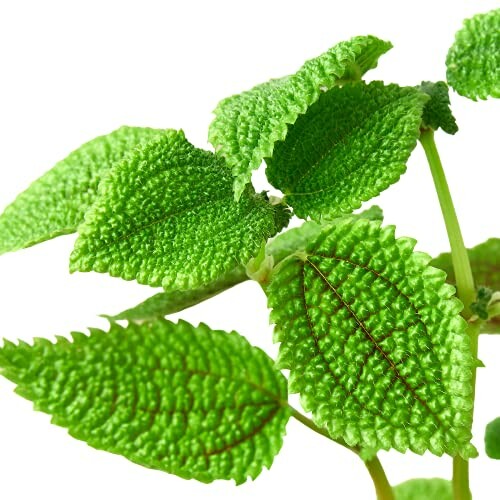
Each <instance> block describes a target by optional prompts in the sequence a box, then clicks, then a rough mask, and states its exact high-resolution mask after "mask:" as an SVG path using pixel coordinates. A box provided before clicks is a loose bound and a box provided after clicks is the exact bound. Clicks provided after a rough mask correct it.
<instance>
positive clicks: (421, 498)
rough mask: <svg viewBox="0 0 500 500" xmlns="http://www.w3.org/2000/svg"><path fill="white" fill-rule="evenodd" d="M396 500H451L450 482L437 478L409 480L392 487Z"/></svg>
mask: <svg viewBox="0 0 500 500" xmlns="http://www.w3.org/2000/svg"><path fill="white" fill-rule="evenodd" d="M394 496H395V497H396V500H453V489H452V486H451V481H447V480H446V479H441V478H438V477H435V478H432V479H410V480H409V481H405V482H404V483H401V484H398V485H397V486H395V487H394Z"/></svg>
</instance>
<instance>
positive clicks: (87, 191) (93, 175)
mask: <svg viewBox="0 0 500 500" xmlns="http://www.w3.org/2000/svg"><path fill="white" fill-rule="evenodd" d="M161 132H162V131H161V130H154V129H150V128H139V127H121V128H119V129H118V130H115V131H114V132H111V134H108V135H104V136H101V137H97V138H96V139H93V140H92V141H90V142H87V143H86V144H84V145H83V146H81V147H80V148H78V149H77V150H76V151H73V152H72V153H71V154H70V155H69V156H67V157H66V158H65V159H64V160H62V161H60V162H59V163H58V164H57V165H56V166H55V167H54V168H52V169H51V170H49V171H48V172H47V173H46V174H44V175H43V176H42V177H40V178H39V179H38V180H36V181H35V182H34V183H33V184H31V186H30V187H29V188H28V189H27V190H26V191H24V192H23V193H21V194H20V195H19V196H18V197H17V198H16V199H15V201H14V202H13V203H11V204H10V205H9V206H8V207H7V208H6V209H5V211H4V213H3V214H2V215H1V216H0V254H2V253H5V252H11V251H14V250H19V249H21V248H26V247H30V246H32V245H35V244H36V243H40V242H42V241H46V240H49V239H51V238H55V237H56V236H60V235H63V234H70V233H74V232H75V231H76V229H77V227H78V225H79V224H80V223H81V222H82V220H83V216H84V214H85V211H86V210H87V209H88V208H89V206H90V205H91V204H92V203H93V201H94V198H95V196H96V192H97V187H98V185H99V182H100V180H101V178H102V176H103V175H104V174H105V173H106V172H107V170H108V169H109V168H110V167H111V165H113V163H114V162H116V161H117V160H119V159H120V158H122V157H123V156H124V155H125V154H126V153H127V152H128V151H130V150H132V149H134V148H135V147H136V146H138V145H139V144H143V143H145V142H147V141H149V140H151V139H153V138H155V137H157V136H158V135H159V134H160V133H161Z"/></svg>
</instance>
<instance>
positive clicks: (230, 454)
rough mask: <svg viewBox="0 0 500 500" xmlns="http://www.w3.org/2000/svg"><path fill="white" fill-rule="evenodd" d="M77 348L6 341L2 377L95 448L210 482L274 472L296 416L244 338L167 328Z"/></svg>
mask: <svg viewBox="0 0 500 500" xmlns="http://www.w3.org/2000/svg"><path fill="white" fill-rule="evenodd" d="M73 339H74V341H73V342H70V341H68V340H66V339H64V338H59V340H58V341H57V343H56V344H52V343H51V342H49V341H48V340H45V339H36V340H35V343H34V346H33V347H31V346H29V345H28V344H25V343H23V342H21V343H20V344H19V345H18V346H16V345H14V344H12V343H10V342H7V341H5V343H4V346H3V347H2V348H0V368H1V371H2V374H3V375H4V376H5V377H7V378H8V379H10V380H12V381H13V382H14V383H16V384H17V385H18V387H17V389H16V392H18V393H19V394H20V395H21V396H23V397H25V398H27V399H29V400H31V401H33V402H34V403H35V409H37V410H40V411H43V412H46V413H49V414H51V415H53V419H52V421H53V423H54V424H56V425H60V426H62V427H66V428H68V430H69V433H70V434H71V435H72V436H73V437H75V438H77V439H80V440H83V441H86V442H87V443H88V444H89V445H90V446H93V447H94V448H97V449H101V450H106V451H110V452H112V453H117V454H119V455H123V456H125V457H126V458H128V459H129V460H132V461H133V462H136V463H138V464H140V465H144V466H146V467H150V468H153V469H159V470H162V471H165V472H170V473H173V474H177V475H179V476H181V477H184V478H187V479H189V478H194V479H197V480H199V481H203V482H211V481H213V480H214V479H234V480H235V481H236V482H237V483H242V482H244V481H245V480H246V479H247V477H248V476H250V477H252V478H255V477H256V476H257V475H258V474H259V473H260V472H261V470H262V468H263V467H270V466H271V464H272V461H273V457H274V456H275V455H276V454H277V453H278V451H279V450H280V448H281V445H282V438H283V435H284V433H285V426H286V423H287V420H288V418H289V410H288V405H287V403H286V401H287V390H286V380H285V378H284V377H283V375H281V373H279V372H278V371H277V370H276V369H275V368H274V366H273V361H272V360H271V359H270V358H269V357H268V356H267V355H266V354H265V353H264V352H263V351H261V350H260V349H258V348H256V347H252V346H251V345H250V344H249V343H248V342H247V340H246V339H245V338H244V337H242V336H240V335H238V334H237V333H236V332H232V333H226V332H222V331H218V330H210V329H209V328H208V327H207V326H206V325H203V324H202V325H200V326H198V327H196V328H195V327H193V326H191V325H190V324H189V323H186V322H183V321H181V322H179V323H178V324H174V323H171V322H169V321H166V320H158V321H156V322H153V323H150V324H143V325H140V326H139V325H134V324H131V325H129V326H128V327H127V328H122V327H120V326H119V325H117V324H113V325H111V329H110V331H109V333H106V332H103V331H101V330H91V335H90V337H87V336H85V335H83V334H81V333H76V334H73Z"/></svg>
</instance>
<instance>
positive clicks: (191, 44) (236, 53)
mask: <svg viewBox="0 0 500 500" xmlns="http://www.w3.org/2000/svg"><path fill="white" fill-rule="evenodd" d="M496 6H497V2H494V1H487V0H483V1H464V0H455V1H443V0H432V1H428V0H420V1H419V2H405V1H401V0H399V1H394V2H391V1H381V0H378V1H373V0H363V1H361V0H360V1H354V0H351V1H350V2H349V3H347V2H335V1H328V2H327V1H316V0H307V1H303V2H293V1H290V0H289V1H286V2H283V1H275V2H271V1H270V0H268V1H261V0H252V1H251V2H250V1H249V2H236V1H234V0H233V1H231V2H229V1H227V2H223V1H211V2H201V1H200V2H195V1H192V0H191V1H185V2H180V1H179V2H169V1H166V0H165V1H158V2H153V1H140V2H139V1H136V2H128V1H123V0H122V1H117V2H112V1H103V0H100V1H90V0H87V1H72V2H68V1H67V0H66V1H61V2H55V1H49V0H45V1H43V2H40V1H36V0H34V1H29V2H28V1H23V0H16V1H15V2H14V1H12V2H2V3H1V4H0V75H1V77H0V162H1V169H0V210H1V209H3V207H5V206H6V205H7V204H8V203H9V202H11V201H12V199H13V198H14V196H15V195H16V194H17V193H18V192H20V191H21V190H23V189H24V188H25V187H26V186H27V185H28V184H29V183H30V182H31V181H32V180H34V179H36V178H37V177H38V176H39V175H41V174H42V173H43V172H44V171H46V170H47V169H48V168H50V167H51V166H52V165H54V163H56V162H57V161H58V160H60V159H62V158H64V157H65V156H66V155H67V154H68V153H69V152H70V151H72V150H73V149H75V148H76V147H78V146H79V145H80V144H82V143H83V142H85V141H87V140H89V139H91V138H93V137H94V136H96V135H100V134H103V133H107V132H110V131H112V130H113V129H115V128H117V127H119V126H120V125H124V124H127V125H137V126H152V127H159V128H183V129H184V131H185V132H186V135H187V137H188V138H189V139H190V140H191V141H192V142H193V143H194V144H196V145H197V146H200V147H208V145H207V143H206V137H207V127H208V124H209V123H210V121H211V118H212V116H211V111H212V110H213V108H214V107H215V105H216V104H217V102H218V100H219V99H221V98H223V97H226V96H228V95H230V94H233V93H236V92H240V91H242V90H244V89H247V88H249V87H251V86H253V85H254V84H257V83H260V82H262V81H265V80H268V79H269V78H271V77H279V76H282V75H284V74H288V73H290V72H294V71H295V70H296V69H298V67H299V66H300V65H301V64H302V63H303V62H304V61H305V60H306V59H308V58H311V57H314V56H316V55H319V54H320V53H321V52H323V51H324V50H326V49H328V48H329V47H330V46H332V45H334V44H335V43H336V42H338V41H340V40H343V39H348V38H350V37H351V36H354V35H361V34H374V35H377V36H379V37H381V38H385V39H388V40H391V41H392V42H393V44H394V45H395V48H394V49H393V50H391V51H390V52H389V53H388V54H387V55H385V56H383V57H382V59H381V60H380V64H379V67H378V68H377V69H376V70H374V71H372V72H370V73H369V74H368V79H384V80H385V81H387V82H396V83H400V84H407V85H414V84H416V83H419V82H420V81H421V80H422V79H426V80H437V79H443V78H444V77H445V66H444V60H445V56H446V52H447V49H448V47H449V46H450V45H451V43H452V41H453V36H454V32H455V31H456V30H457V29H458V28H460V26H461V22H462V19H463V18H465V17H470V16H471V15H472V14H474V13H476V12H481V11H487V10H489V9H492V8H494V7H496ZM451 98H452V104H453V109H454V112H455V115H456V117H457V120H458V123H459V126H460V132H459V133H458V134H457V135H456V136H455V137H451V136H447V135H445V134H443V133H442V132H439V133H437V134H436V135H437V141H438V146H439V147H440V150H441V154H442V159H443V163H444V165H445V168H446V171H447V175H448V177H449V183H450V188H451V191H452V194H453V196H454V199H455V201H456V205H457V211H458V214H459V217H460V220H461V223H462V228H463V232H464V237H465V240H466V243H467V245H468V246H473V245H475V244H477V243H480V242H481V241H483V240H485V239H486V238H488V237H489V236H494V235H496V236H500V223H499V220H498V188H499V180H500V173H499V170H498V168H499V165H498V139H499V138H498V116H499V115H498V111H499V106H498V102H491V101H489V102H481V103H474V102H472V101H469V100H466V99H464V98H461V97H459V96H458V95H456V94H453V95H452V96H451ZM495 129H496V130H495ZM257 177H258V178H257V179H256V182H257V183H258V184H259V187H260V186H261V185H262V182H263V181H262V176H257ZM372 202H376V203H378V204H380V205H381V206H382V207H383V209H384V211H385V215H386V222H387V223H394V224H396V225H397V233H398V234H399V235H408V236H413V237H415V238H416V239H418V241H419V244H418V249H420V250H424V251H427V252H429V253H431V254H433V255H434V254H437V253H439V252H440V251H444V250H446V249H447V239H446V235H445V231H444V226H443V223H442V220H441V214H440V212H439V208H438V205H437V201H436V195H435V193H434V192H433V187H432V183H431V177H430V174H429V171H428V167H427V166H426V163H425V161H424V158H423V154H422V152H421V151H420V150H418V149H417V150H416V151H415V153H414V154H413V156H412V158H411V160H410V162H409V165H408V172H407V174H406V175H405V176H403V178H402V180H401V182H400V183H399V184H398V185H396V186H392V187H391V188H390V189H389V190H388V191H386V192H384V193H383V194H382V196H380V197H379V198H377V199H376V200H373V201H372ZM73 241H74V237H73V236H69V237H62V238H58V239H56V240H53V241H50V242H47V243H44V244H42V245H39V246H36V247H33V248H30V249H28V250H24V251H21V252H18V253H15V254H7V255H4V256H2V257H1V258H0V277H1V278H0V282H1V287H0V308H1V316H0V325H1V326H0V336H1V337H6V338H9V339H11V340H14V339H16V338H22V339H24V340H29V339H31V338H32V337H33V336H46V337H50V338H52V336H53V335H54V334H65V333H67V332H69V331H71V330H78V329H83V328H85V327H87V326H101V327H105V322H104V321H103V320H102V319H100V318H97V316H96V315H97V314H99V313H116V312H118V311H120V310H122V309H123V308H124V307H128V306H132V305H134V304H136V303H137V302H139V301H140V300H143V299H145V298H146V297H148V296H150V295H152V294H153V293H154V291H153V290H152V289H150V288H148V287H142V286H140V285H137V284H135V283H131V282H122V281H121V280H119V279H115V278H110V277H109V276H107V275H98V274H92V273H90V274H75V275H69V274H68V270H67V268H68V264H67V262H68V255H69V252H70V250H71V247H72V243H73ZM180 316H181V317H183V318H185V319H187V320H189V321H191V322H193V323H198V322H199V321H204V322H206V323H208V324H209V325H210V326H211V327H213V328H222V329H227V330H231V329H236V330H238V331H239V332H240V333H242V334H245V335H247V336H248V337H249V338H250V341H251V342H252V343H253V344H255V345H259V346H260V347H262V348H264V349H265V350H266V351H267V352H269V353H270V354H273V355H274V354H275V353H276V350H277V347H276V346H275V345H273V344H272V341H271V328H270V327H269V326H268V318H267V310H266V302H265V298H264V296H263V294H262V292H261V291H260V289H259V287H258V286H257V285H255V284H254V283H250V282H248V283H244V284H242V285H240V286H238V287H236V288H235V289H233V290H231V291H229V292H227V293H224V294H222V295H221V296H219V297H217V298H215V299H213V300H211V301H209V302H207V303H204V304H201V305H199V306H197V307H194V308H192V309H190V310H188V311H184V312H183V313H181V314H180ZM499 357H500V339H497V338H492V337H486V336H485V337H484V338H481V342H480V358H481V359H482V360H483V361H484V363H485V364H486V368H483V369H480V370H479V375H478V390H477V396H478V401H477V405H476V415H475V426H474V443H475V444H476V446H477V447H478V449H479V450H480V452H481V453H482V457H481V458H479V459H477V460H475V461H474V462H473V463H472V485H473V490H474V492H475V493H476V495H475V498H476V499H484V500H486V499H495V498H498V493H496V492H495V490H497V488H496V487H495V486H494V485H495V484H498V471H499V467H500V464H499V463H498V462H494V461H490V460H488V459H487V458H485V457H484V453H483V441H482V440H483V430H484V425H485V424H486V423H487V422H488V421H489V420H491V419H492V418H494V417H496V416H498V415H500V398H499V397H498V385H497V381H498V380H499V379H500V367H499V363H498V361H496V359H498V358H499ZM12 390H13V384H11V383H10V382H7V381H5V380H3V379H0V497H1V498H2V499H9V500H10V499H12V500H18V499H21V500H23V499H28V498H34V497H36V498H40V499H42V500H43V499H49V498H50V499H52V500H63V499H64V500H66V499H67V498H72V499H75V500H80V499H87V498H94V499H114V498H120V499H123V500H126V499H137V498H146V499H148V500H156V499H166V498H176V499H195V500H196V499H204V500H206V499H216V498H217V499H221V498H231V499H234V500H236V499H250V498H252V499H255V498H270V497H271V496H273V495H274V496H278V495H279V496H280V497H281V496H284V497H286V498H288V499H299V498H305V497H306V496H307V495H312V496H314V495H317V496H319V495H321V496H322V498H331V499H334V498H342V499H345V498H346V499H370V498H374V494H373V490H372V485H371V482H370V479H369V477H368V475H367V473H366V471H365V469H364V467H363V465H362V464H361V462H360V461H359V460H358V459H357V458H356V457H354V455H352V454H351V453H350V452H347V451H345V450H342V449H340V448H339V447H337V446H336V445H334V444H333V443H331V442H329V441H327V440H325V439H324V438H321V437H319V436H316V435H314V434H313V433H311V432H310V431H309V430H308V429H306V428H304V427H302V426H301V424H298V423H296V422H294V421H291V422H290V424H289V426H288V434H287V436H286V438H285V444H284V446H283V449H282V451H281V453H280V454H279V455H278V456H277V457H276V459H275V463H274V465H273V467H272V469H271V470H270V471H267V470H266V471H264V472H263V473H262V474H261V476H260V477H259V478H258V479H257V480H256V481H255V482H251V481H250V482H248V483H246V484H244V485H243V486H240V487H235V486H234V484H233V483H232V482H223V481H218V482H215V483H213V484H211V485H208V486H206V485H203V484H200V483H197V482H196V481H185V480H182V479H179V478H177V477H174V476H171V475H168V474H164V473H161V472H158V471H152V470H148V469H145V468H141V467H139V466H137V465H134V464H132V463H130V462H128V461H127V460H125V459H123V458H121V457H118V456H114V455H111V454H107V453H104V452H100V451H95V450H93V449H91V448H90V447H88V446H87V445H86V444H85V443H82V442H79V441H76V440H74V439H72V438H70V437H68V436H67V433H66V431H65V430H64V429H62V428H59V427H56V426H52V425H50V424H49V420H50V418H49V416H47V415H45V414H42V413H35V412H33V411H32V410H31V403H30V402H28V401H26V400H23V399H22V398H20V397H18V396H17V395H15V394H14V393H13V392H12ZM380 456H381V460H382V461H383V463H384V465H385V466H386V470H387V474H388V476H389V478H390V480H391V481H392V482H393V483H394V484H396V483H398V482H400V481H403V480H405V479H408V478H412V477H418V476H430V477H432V476H441V477H450V473H451V472H450V471H451V459H449V458H446V457H444V458H441V459H438V458H436V457H433V456H431V455H429V454H426V455H425V456H424V457H418V456H415V455H413V454H407V455H401V454H398V453H396V452H391V453H381V454H380ZM497 491H498V490H497Z"/></svg>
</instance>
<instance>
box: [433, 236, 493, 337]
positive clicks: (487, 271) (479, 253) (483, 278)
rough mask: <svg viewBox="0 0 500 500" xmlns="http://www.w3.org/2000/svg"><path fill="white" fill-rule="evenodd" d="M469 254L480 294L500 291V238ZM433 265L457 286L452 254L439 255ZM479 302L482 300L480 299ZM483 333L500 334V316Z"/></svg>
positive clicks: (487, 324) (483, 244)
mask: <svg viewBox="0 0 500 500" xmlns="http://www.w3.org/2000/svg"><path fill="white" fill-rule="evenodd" d="M468 253H469V260H470V263H471V267H472V274H473V276H474V281H475V283H476V286H477V288H478V292H479V289H481V288H482V287H484V288H489V289H491V290H493V291H500V238H490V239H489V240H487V241H485V242H484V243H480V244H479V245H477V246H475V247H474V248H470V249H469V250H468ZM431 265H433V266H435V267H438V268H439V269H443V270H444V271H445V272H446V274H447V275H448V278H447V281H448V282H449V283H451V284H452V285H454V284H455V272H454V270H453V264H452V261H451V254H450V253H442V254H440V255H438V256H437V257H436V258H435V259H433V260H432V262H431ZM478 300H480V298H479V297H478ZM483 302H484V301H483ZM483 319H484V315H483ZM481 332H483V333H500V316H496V317H492V318H490V319H489V320H488V322H487V323H483V324H482V325H481Z"/></svg>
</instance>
